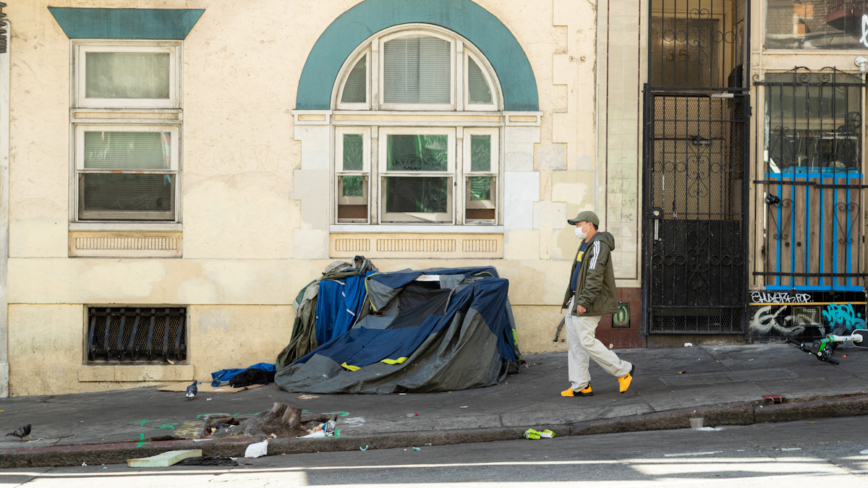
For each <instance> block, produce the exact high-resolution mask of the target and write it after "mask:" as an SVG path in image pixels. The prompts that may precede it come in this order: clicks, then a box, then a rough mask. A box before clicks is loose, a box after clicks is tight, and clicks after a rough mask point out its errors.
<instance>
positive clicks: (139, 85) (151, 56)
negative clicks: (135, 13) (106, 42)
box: [85, 53, 171, 98]
mask: <svg viewBox="0 0 868 488" xmlns="http://www.w3.org/2000/svg"><path fill="white" fill-rule="evenodd" d="M170 63H171V57H170V55H169V53H87V54H85V66H86V67H85V96H86V97H87V98H169V79H170V76H169V72H170V69H169V67H170Z"/></svg>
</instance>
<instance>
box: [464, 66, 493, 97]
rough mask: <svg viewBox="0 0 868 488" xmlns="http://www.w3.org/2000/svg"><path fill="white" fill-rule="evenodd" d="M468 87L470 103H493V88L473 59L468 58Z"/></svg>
mask: <svg viewBox="0 0 868 488" xmlns="http://www.w3.org/2000/svg"><path fill="white" fill-rule="evenodd" d="M467 87H468V90H469V91H470V103H491V88H490V87H489V86H488V82H487V81H485V76H484V75H483V74H482V70H481V69H480V68H479V66H478V65H477V64H476V61H474V60H473V58H471V57H468V58H467Z"/></svg>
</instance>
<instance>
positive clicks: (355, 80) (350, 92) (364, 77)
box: [341, 56, 368, 103]
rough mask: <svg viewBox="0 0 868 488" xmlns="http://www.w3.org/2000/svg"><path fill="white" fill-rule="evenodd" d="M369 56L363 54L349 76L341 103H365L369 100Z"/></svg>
mask: <svg viewBox="0 0 868 488" xmlns="http://www.w3.org/2000/svg"><path fill="white" fill-rule="evenodd" d="M367 66H368V57H367V56H362V59H360V60H359V61H358V62H357V63H356V65H355V66H354V67H353V69H352V71H350V75H349V76H347V82H346V83H344V93H343V95H341V103H365V102H367V101H368V97H367V93H368V68H367Z"/></svg>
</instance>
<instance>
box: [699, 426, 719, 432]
mask: <svg viewBox="0 0 868 488" xmlns="http://www.w3.org/2000/svg"><path fill="white" fill-rule="evenodd" d="M693 430H701V431H703V432H717V431H720V430H723V427H700V428H698V429H693Z"/></svg>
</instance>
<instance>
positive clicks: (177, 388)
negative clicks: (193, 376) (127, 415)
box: [157, 382, 265, 395]
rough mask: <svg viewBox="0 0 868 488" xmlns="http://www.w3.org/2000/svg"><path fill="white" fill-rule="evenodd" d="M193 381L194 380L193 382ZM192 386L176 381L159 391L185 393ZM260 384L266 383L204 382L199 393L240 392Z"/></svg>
mask: <svg viewBox="0 0 868 488" xmlns="http://www.w3.org/2000/svg"><path fill="white" fill-rule="evenodd" d="M191 383H192V382H191ZM188 386H190V383H175V384H173V385H167V386H161V387H159V388H157V391H171V392H176V393H178V392H180V393H183V392H185V391H187V387H188ZM260 386H265V385H250V386H242V387H241V388H232V387H230V386H229V385H225V386H211V385H209V384H207V383H202V384H201V385H199V386H198V388H199V393H198V394H199V395H202V394H203V393H238V392H239V391H244V390H252V389H253V388H259V387H260Z"/></svg>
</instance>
